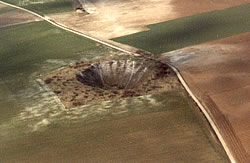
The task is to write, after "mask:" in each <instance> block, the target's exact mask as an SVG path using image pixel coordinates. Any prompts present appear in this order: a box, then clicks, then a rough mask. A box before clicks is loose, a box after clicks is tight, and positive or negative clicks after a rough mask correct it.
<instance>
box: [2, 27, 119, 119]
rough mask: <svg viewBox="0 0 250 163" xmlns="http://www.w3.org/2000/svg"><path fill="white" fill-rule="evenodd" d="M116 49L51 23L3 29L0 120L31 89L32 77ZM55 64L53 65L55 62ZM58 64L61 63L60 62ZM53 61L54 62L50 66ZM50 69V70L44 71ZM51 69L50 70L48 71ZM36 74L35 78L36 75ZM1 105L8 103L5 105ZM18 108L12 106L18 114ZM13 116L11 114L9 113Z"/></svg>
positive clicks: (37, 76) (103, 54)
mask: <svg viewBox="0 0 250 163" xmlns="http://www.w3.org/2000/svg"><path fill="white" fill-rule="evenodd" d="M110 52H111V53H112V52H114V50H112V49H109V48H107V47H104V46H98V47H97V46H96V43H95V42H93V41H91V40H88V39H85V38H83V37H81V36H78V35H75V34H72V33H69V32H66V31H64V30H61V29H59V28H55V27H54V26H52V25H50V24H48V23H47V22H35V23H28V24H23V25H17V26H11V27H6V28H1V29H0V58H1V59H0V92H1V93H0V96H1V97H0V107H1V114H0V121H1V120H4V119H5V118H6V117H8V116H6V115H5V114H4V113H3V112H4V110H5V111H6V113H7V112H9V106H8V105H6V103H9V104H11V105H16V107H17V108H18V107H19V106H20V104H18V102H14V103H12V102H13V101H11V102H8V101H6V100H4V99H8V96H9V100H10V99H11V98H10V97H12V96H13V95H14V96H15V95H16V94H17V92H19V91H23V90H25V89H27V88H29V87H30V85H31V84H30V82H29V80H30V79H31V78H33V77H34V78H39V74H42V73H44V72H45V73H46V71H51V70H53V69H57V68H60V67H61V66H64V65H65V64H69V62H71V61H73V62H75V61H77V60H86V59H91V58H95V57H101V56H105V55H110ZM52 61H53V62H55V63H53V62H52ZM57 61H58V63H57ZM50 62H52V63H50ZM44 66H48V68H43V67H44ZM47 69H48V70H47ZM34 74H35V75H34ZM13 100H14V101H16V99H13ZM1 103H4V104H3V105H1ZM14 108H15V107H12V111H14V110H15V109H14ZM8 114H9V113H8Z"/></svg>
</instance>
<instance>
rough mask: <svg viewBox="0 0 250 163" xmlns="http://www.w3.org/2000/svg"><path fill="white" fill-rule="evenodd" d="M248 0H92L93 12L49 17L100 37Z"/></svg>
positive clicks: (130, 31) (141, 29) (137, 30)
mask: <svg viewBox="0 0 250 163" xmlns="http://www.w3.org/2000/svg"><path fill="white" fill-rule="evenodd" d="M248 2H249V1H248V0H237V1H236V0H222V1H220V2H217V1H215V0H204V1H200V0H192V1H189V2H188V3H187V2H186V1H185V0H136V1H124V0H118V1H117V0H116V1H112V0H108V1H100V0H96V1H94V2H93V3H91V4H90V5H89V8H90V9H91V10H92V12H93V13H91V14H89V15H87V16H85V15H84V14H83V15H80V14H76V13H75V12H69V13H60V14H54V15H49V17H50V18H52V19H54V20H55V21H57V22H60V23H62V24H65V25H66V26H68V27H70V28H73V29H75V30H78V31H81V32H83V33H86V34H90V35H92V36H95V37H97V38H100V39H111V38H115V37H119V36H124V35H128V34H132V33H137V32H140V31H144V30H147V27H146V25H149V24H154V23H158V22H163V21H168V20H172V19H176V18H180V17H184V16H190V15H194V14H198V13H202V12H208V11H212V10H217V9H224V8H228V7H232V6H235V5H240V4H243V3H248Z"/></svg>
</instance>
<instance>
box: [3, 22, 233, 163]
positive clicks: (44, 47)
mask: <svg viewBox="0 0 250 163" xmlns="http://www.w3.org/2000/svg"><path fill="white" fill-rule="evenodd" d="M0 42H1V43H0V58H1V60H0V62H1V64H0V108H1V109H0V113H1V114H0V128H1V132H0V162H27V161H30V162H37V161H38V162H39V161H43V162H55V161H80V160H83V159H84V160H86V161H99V162H100V161H108V160H114V161H117V162H119V161H130V162H131V161H146V160H165V161H170V162H173V161H176V159H177V160H178V161H184V160H185V159H186V158H189V159H190V160H192V161H197V162H204V161H208V162H218V161H219V162H228V158H227V156H226V154H225V152H224V150H223V149H222V147H221V145H220V144H219V142H218V140H217V139H216V136H215V135H214V133H213V132H212V131H211V128H210V126H209V125H208V124H207V121H206V119H205V118H204V117H203V115H202V114H201V113H200V112H199V109H198V108H196V105H195V104H194V103H193V102H192V100H191V99H190V97H189V96H188V95H187V93H186V92H185V90H184V89H183V88H182V87H181V85H179V89H177V90H175V91H173V90H172V91H168V90H165V91H163V92H161V93H159V94H154V95H146V96H140V97H135V98H127V99H120V100H113V101H105V102H101V103H94V104H90V105H84V106H80V107H77V108H74V109H71V110H65V109H64V108H63V107H62V105H61V103H60V101H58V98H57V96H56V95H55V94H54V93H53V92H51V91H50V90H49V89H48V87H47V86H46V85H45V84H44V83H43V82H41V80H39V79H41V76H43V75H46V74H49V73H51V72H53V71H55V70H58V69H59V68H62V67H65V66H69V65H70V64H72V63H75V62H77V61H86V60H91V59H95V58H99V57H105V56H110V55H115V54H117V53H119V52H118V51H116V50H114V49H110V48H108V47H105V46H102V45H99V44H97V43H96V42H93V41H90V40H88V39H85V38H83V37H80V36H78V35H74V34H71V33H68V32H65V31H63V30H61V29H58V28H55V27H53V26H51V25H50V24H48V23H46V22H43V21H40V22H33V23H27V24H22V25H15V26H10V27H5V28H1V29H0ZM145 146H146V147H147V148H145ZM118 156H119V157H118Z"/></svg>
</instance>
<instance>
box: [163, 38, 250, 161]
mask: <svg viewBox="0 0 250 163" xmlns="http://www.w3.org/2000/svg"><path fill="white" fill-rule="evenodd" d="M249 45H250V33H245V34H241V35H236V36H233V37H229V38H226V39H222V40H218V41H213V42H209V43H205V44H201V45H197V46H193V47H188V48H184V49H181V50H177V51H173V52H170V53H166V54H163V55H162V59H163V60H164V59H167V60H169V61H170V62H171V63H172V64H174V65H175V66H176V67H177V68H178V69H179V70H180V72H181V74H182V75H183V76H184V79H185V80H186V82H187V83H188V85H189V86H190V87H191V90H193V92H194V93H195V95H196V96H197V97H198V98H199V99H200V101H201V102H202V103H204V105H205V106H206V109H207V110H208V112H209V113H210V114H211V116H212V117H213V118H214V121H215V123H216V125H217V126H218V128H219V130H220V132H221V133H222V135H223V137H224V139H225V140H226V142H227V143H228V146H229V148H230V150H231V151H232V153H233V154H234V155H235V156H236V158H237V159H238V161H239V160H241V161H245V162H248V161H249V160H250V139H249V135H250V118H249V117H250V47H249Z"/></svg>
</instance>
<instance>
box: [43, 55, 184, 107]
mask: <svg viewBox="0 0 250 163" xmlns="http://www.w3.org/2000/svg"><path fill="white" fill-rule="evenodd" d="M58 79H60V80H58ZM43 80H44V81H45V83H46V84H47V85H48V86H49V87H50V88H51V90H53V91H54V93H55V94H56V95H57V96H58V97H59V99H60V100H61V102H62V103H63V104H64V105H65V107H66V108H72V107H77V106H81V105H86V104H90V103H98V102H102V101H107V100H114V99H121V98H130V97H136V96H143V95H148V94H154V93H158V92H159V91H164V90H168V91H169V90H171V89H176V88H177V87H180V85H179V82H178V78H177V77H176V76H175V73H174V72H173V71H172V69H171V68H170V67H169V66H168V65H166V64H164V63H161V62H158V61H154V60H151V59H144V58H135V57H131V56H126V57H124V56H123V57H121V56H117V57H112V58H108V59H106V58H105V59H98V60H92V61H87V62H78V63H75V64H72V65H70V66H68V67H65V68H63V69H59V70H58V71H56V72H53V73H51V74H49V75H47V76H45V77H44V78H43Z"/></svg>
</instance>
